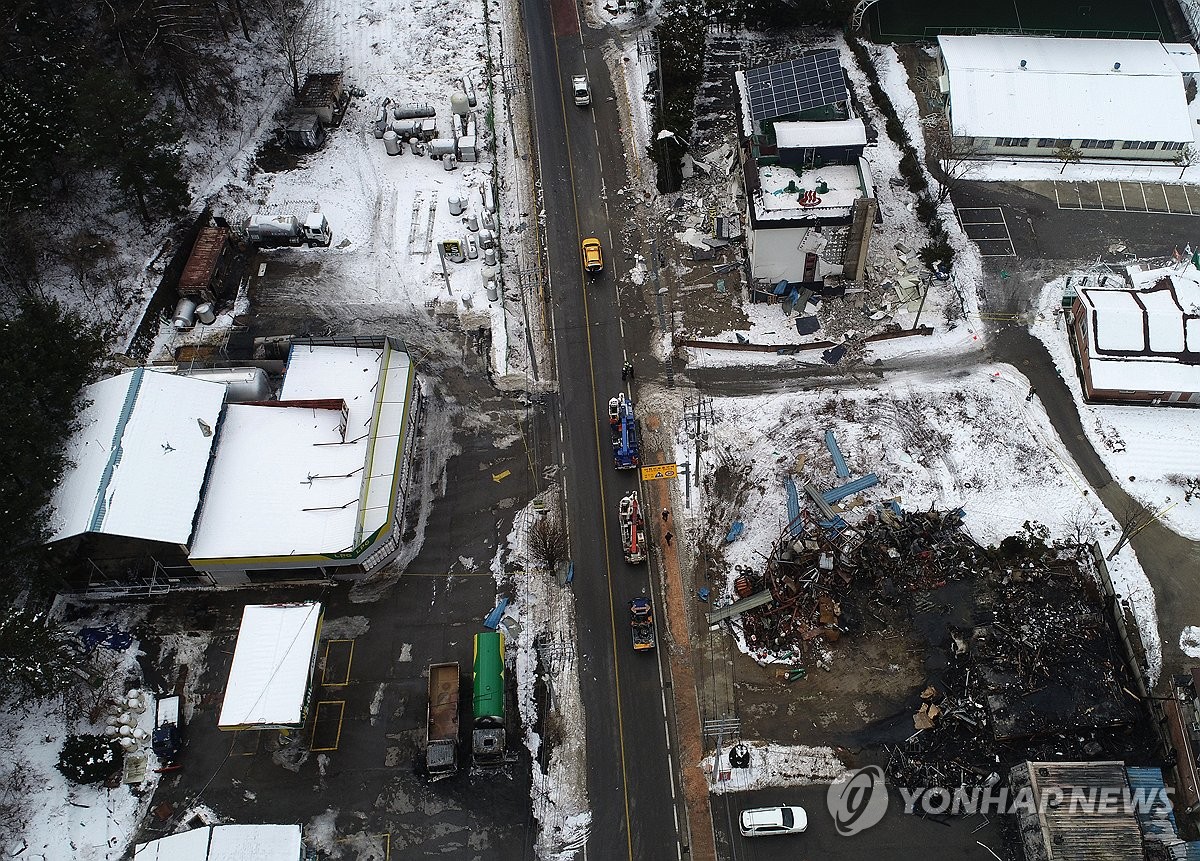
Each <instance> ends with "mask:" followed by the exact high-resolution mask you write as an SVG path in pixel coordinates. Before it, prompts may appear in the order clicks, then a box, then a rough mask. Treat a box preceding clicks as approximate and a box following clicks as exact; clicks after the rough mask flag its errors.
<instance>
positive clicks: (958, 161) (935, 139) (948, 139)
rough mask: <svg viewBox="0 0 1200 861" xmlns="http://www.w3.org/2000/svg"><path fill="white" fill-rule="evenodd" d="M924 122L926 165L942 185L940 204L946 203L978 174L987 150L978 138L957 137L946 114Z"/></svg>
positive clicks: (932, 117) (934, 116) (940, 187)
mask: <svg viewBox="0 0 1200 861" xmlns="http://www.w3.org/2000/svg"><path fill="white" fill-rule="evenodd" d="M921 122H922V125H924V126H925V128H926V135H925V157H926V161H927V163H928V164H929V170H930V172H931V173H932V174H933V177H934V179H936V180H937V181H938V185H939V188H938V194H937V201H938V203H944V202H945V201H946V198H948V197H949V196H950V193H951V192H952V191H954V189H955V188H957V187H958V185H959V183H960V182H962V181H963V180H964V179H966V178H967V176H968V175H969V174H970V173H971V171H972V170H974V168H975V161H976V160H977V159H978V158H979V157H980V156H981V155H983V150H984V148H983V146H982V145H981V144H980V143H979V142H978V141H977V140H976V139H975V138H965V137H955V136H954V135H953V134H952V133H951V131H950V126H949V124H948V123H947V122H946V117H945V115H944V114H932V115H930V116H928V117H926V118H925V119H924V120H922V121H921Z"/></svg>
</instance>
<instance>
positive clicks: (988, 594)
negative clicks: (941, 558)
mask: <svg viewBox="0 0 1200 861" xmlns="http://www.w3.org/2000/svg"><path fill="white" fill-rule="evenodd" d="M973 598H974V612H973V616H974V618H975V621H976V624H975V625H974V627H971V628H964V629H962V630H956V629H954V628H951V629H950V633H951V636H950V642H949V643H948V644H945V645H944V649H945V658H946V666H945V669H943V670H941V671H939V672H938V673H936V674H932V675H931V676H930V679H929V686H928V687H927V688H926V689H925V690H924V691H923V692H922V694H921V697H920V700H921V702H920V705H919V706H917V707H916V708H915V714H914V716H913V728H914V729H915V730H916V732H914V733H913V734H912V735H911V736H909V737H908V738H907V739H906V740H905V741H904V742H903V743H902V744H900V745H897V746H896V748H895V749H894V750H893V751H892V755H891V761H890V762H889V764H888V774H889V776H890V778H891V780H892V781H893V782H894V783H895V784H897V785H899V786H906V787H916V786H933V785H939V786H946V785H966V786H975V785H979V784H981V783H985V782H987V781H988V780H989V779H990V775H991V774H992V773H993V772H1003V771H1006V770H1007V769H1008V768H1009V767H1011V766H1012V765H1013V764H1015V763H1017V762H1019V761H1021V760H1026V759H1032V760H1044V759H1051V760H1063V759H1065V760H1073V759H1074V760H1094V759H1097V758H1110V759H1126V758H1129V757H1130V756H1135V755H1137V754H1138V753H1142V754H1145V753H1148V750H1149V748H1148V745H1149V740H1148V739H1149V737H1148V735H1147V734H1146V733H1145V732H1144V729H1145V728H1144V727H1140V723H1141V720H1142V714H1141V711H1140V708H1139V703H1138V700H1137V698H1136V697H1135V696H1134V695H1133V694H1132V693H1131V690H1132V688H1133V683H1132V681H1131V679H1130V676H1129V671H1128V669H1127V668H1126V665H1125V662H1124V659H1123V658H1122V656H1121V652H1120V647H1119V644H1118V642H1117V639H1116V634H1115V633H1114V632H1113V630H1112V628H1111V626H1110V624H1109V622H1108V620H1107V618H1106V616H1105V615H1104V613H1103V611H1102V607H1101V605H1100V602H1099V600H1098V598H1097V596H1096V594H1095V591H1094V589H1093V588H1091V584H1090V582H1089V581H1088V580H1087V579H1086V578H1085V576H1084V575H1083V574H1082V573H1081V571H1080V570H1079V568H1078V566H1077V564H1076V563H1075V562H1074V561H1066V562H1064V561H1049V562H1045V563H1039V562H1033V561H1029V560H1023V561H1015V562H1014V564H1013V565H1012V566H1011V567H1006V568H1005V569H1004V570H1003V571H1001V572H993V573H992V574H991V575H990V576H988V577H986V578H984V579H983V580H981V581H979V582H978V584H976V588H975V594H974V596H973ZM938 646H939V644H936V643H934V644H931V647H935V648H936V647H938ZM1139 727H1140V729H1141V730H1143V731H1142V732H1139V731H1138V730H1139Z"/></svg>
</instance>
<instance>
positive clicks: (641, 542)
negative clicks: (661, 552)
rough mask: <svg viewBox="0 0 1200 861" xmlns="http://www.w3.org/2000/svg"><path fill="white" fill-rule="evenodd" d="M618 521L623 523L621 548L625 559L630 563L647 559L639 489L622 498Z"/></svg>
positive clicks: (633, 563)
mask: <svg viewBox="0 0 1200 861" xmlns="http://www.w3.org/2000/svg"><path fill="white" fill-rule="evenodd" d="M617 521H618V522H619V523H620V525H621V548H622V550H624V551H625V561H626V562H627V563H629V564H630V565H636V564H637V563H639V562H645V561H646V524H645V521H643V520H642V508H641V506H640V505H638V495H637V491H634V492H632V493H630V494H628V495H626V496H624V497H622V498H621V507H620V508H619V509H618V510H617Z"/></svg>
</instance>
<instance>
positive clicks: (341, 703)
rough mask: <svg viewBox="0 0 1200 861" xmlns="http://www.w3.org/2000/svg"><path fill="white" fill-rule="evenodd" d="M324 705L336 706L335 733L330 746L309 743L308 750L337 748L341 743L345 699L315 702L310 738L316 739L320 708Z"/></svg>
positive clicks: (319, 721)
mask: <svg viewBox="0 0 1200 861" xmlns="http://www.w3.org/2000/svg"><path fill="white" fill-rule="evenodd" d="M325 706H337V707H338V713H337V735H336V736H334V739H333V746H332V747H316V746H315V745H310V746H309V748H308V749H309V750H337V749H338V745H339V744H341V741H342V718H343V717H344V716H345V714H346V701H345V700H322V701H321V702H319V703H317V708H316V713H315V714H314V715H313V731H312V739H313V741H314V742H315V741H316V738H317V727H318V726H319V725H320V723H321V710H322V708H324V707H325Z"/></svg>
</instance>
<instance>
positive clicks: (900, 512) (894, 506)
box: [887, 499, 961, 517]
mask: <svg viewBox="0 0 1200 861" xmlns="http://www.w3.org/2000/svg"><path fill="white" fill-rule="evenodd" d="M887 507H888V508H890V509H891V510H892V514H894V515H896V516H897V517H903V516H904V509H903V508H901V507H900V503H898V502H897V501H896V500H894V499H889V500H888V501H887ZM960 510H961V509H960Z"/></svg>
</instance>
